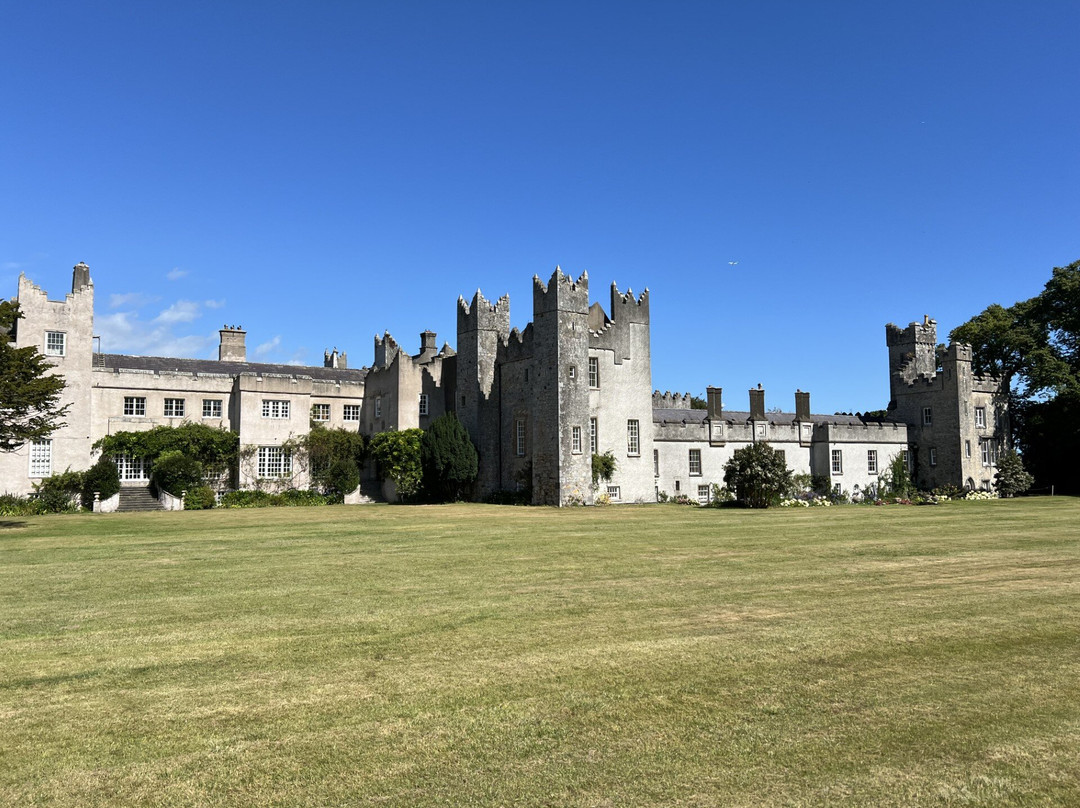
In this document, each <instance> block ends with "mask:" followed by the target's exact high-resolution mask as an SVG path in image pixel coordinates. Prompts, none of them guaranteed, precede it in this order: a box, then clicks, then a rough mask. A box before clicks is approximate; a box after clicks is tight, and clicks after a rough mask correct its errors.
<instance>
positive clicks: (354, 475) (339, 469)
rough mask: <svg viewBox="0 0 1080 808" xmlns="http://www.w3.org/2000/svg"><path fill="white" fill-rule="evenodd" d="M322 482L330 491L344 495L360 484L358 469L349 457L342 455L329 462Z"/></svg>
mask: <svg viewBox="0 0 1080 808" xmlns="http://www.w3.org/2000/svg"><path fill="white" fill-rule="evenodd" d="M323 484H324V485H325V486H326V488H327V489H328V490H330V491H331V492H335V493H337V494H340V495H341V496H344V495H345V494H351V493H352V492H353V491H355V490H356V488H357V486H359V485H360V469H359V468H358V467H357V465H356V461H355V460H353V459H352V458H351V457H343V458H339V459H338V460H335V461H334V462H333V463H331V464H330V468H329V469H327V470H326V474H325V475H324V477H323Z"/></svg>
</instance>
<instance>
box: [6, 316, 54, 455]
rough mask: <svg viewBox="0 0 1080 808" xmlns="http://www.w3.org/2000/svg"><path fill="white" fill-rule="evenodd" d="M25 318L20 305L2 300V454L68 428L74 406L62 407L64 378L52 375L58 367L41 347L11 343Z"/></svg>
mask: <svg viewBox="0 0 1080 808" xmlns="http://www.w3.org/2000/svg"><path fill="white" fill-rule="evenodd" d="M21 316H22V315H21V314H20V313H19V304H18V303H14V302H12V301H10V300H4V301H0V452H13V451H15V450H16V449H18V448H19V447H21V446H23V445H24V444H25V443H26V442H27V441H31V440H40V439H42V438H47V437H48V436H49V435H51V434H52V433H53V432H55V431H56V430H57V429H59V428H60V427H62V426H64V421H63V419H64V416H65V415H67V411H68V407H70V406H71V405H70V404H69V405H65V406H63V407H61V406H60V394H61V392H63V389H64V377H63V376H60V375H53V374H50V373H49V372H48V371H49V369H50V368H52V367H54V366H53V365H51V364H49V362H47V361H46V359H45V357H44V356H42V355H41V354H40V353H39V352H38V350H37V348H34V347H26V348H16V347H15V346H14V345H12V344H11V342H10V341H9V339H10V335H12V334H13V333H15V323H16V321H17V320H18V319H19V318H20V317H21Z"/></svg>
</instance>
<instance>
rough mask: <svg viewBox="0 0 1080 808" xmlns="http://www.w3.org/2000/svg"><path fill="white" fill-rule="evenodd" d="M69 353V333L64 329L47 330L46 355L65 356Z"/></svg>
mask: <svg viewBox="0 0 1080 808" xmlns="http://www.w3.org/2000/svg"><path fill="white" fill-rule="evenodd" d="M66 353H67V334H65V333H64V332H63V331H46V332H45V355H46V356H64V355H65V354H66Z"/></svg>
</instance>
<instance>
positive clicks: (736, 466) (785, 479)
mask: <svg viewBox="0 0 1080 808" xmlns="http://www.w3.org/2000/svg"><path fill="white" fill-rule="evenodd" d="M724 484H725V485H726V486H727V487H728V488H729V489H730V490H732V491H734V492H735V498H736V499H737V500H738V501H739V503H740V504H742V505H744V506H746V507H747V508H768V507H769V505H770V504H771V503H772V501H773V500H774V499H778V498H779V497H780V496H781V495H782V494H783V493H784V492H785V491H787V490H788V489H789V488H790V487H791V470H790V469H789V468H788V467H787V461H786V459H785V458H784V453H783V452H781V451H778V450H776V449H774V448H773V447H771V446H770V445H769V444H767V443H751V444H750V445H749V446H744V447H743V448H741V449H736V450H735V452H734V454H732V456H731V459H730V460H728V462H727V463H725V464H724Z"/></svg>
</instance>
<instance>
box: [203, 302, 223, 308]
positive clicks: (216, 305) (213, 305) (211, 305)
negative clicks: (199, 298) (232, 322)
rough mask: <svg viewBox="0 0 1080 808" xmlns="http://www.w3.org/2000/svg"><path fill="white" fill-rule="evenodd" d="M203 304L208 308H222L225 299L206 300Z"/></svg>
mask: <svg viewBox="0 0 1080 808" xmlns="http://www.w3.org/2000/svg"><path fill="white" fill-rule="evenodd" d="M203 305H204V306H206V308H208V309H220V308H223V307H224V306H225V301H224V300H204V301H203Z"/></svg>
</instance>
